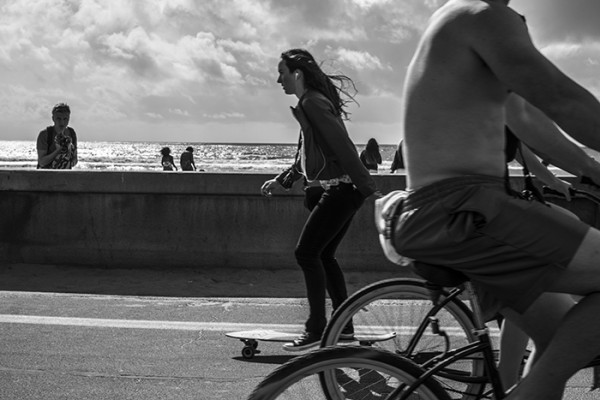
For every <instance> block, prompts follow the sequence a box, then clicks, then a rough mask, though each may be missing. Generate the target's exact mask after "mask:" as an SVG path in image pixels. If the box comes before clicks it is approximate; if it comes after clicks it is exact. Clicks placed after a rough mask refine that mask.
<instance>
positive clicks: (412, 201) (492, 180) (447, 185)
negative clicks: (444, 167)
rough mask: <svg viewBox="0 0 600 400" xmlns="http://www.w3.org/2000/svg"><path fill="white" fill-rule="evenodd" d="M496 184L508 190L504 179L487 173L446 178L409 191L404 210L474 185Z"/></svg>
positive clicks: (403, 206)
mask: <svg viewBox="0 0 600 400" xmlns="http://www.w3.org/2000/svg"><path fill="white" fill-rule="evenodd" d="M490 184H491V185H495V186H497V187H498V188H499V190H503V191H506V189H505V186H504V179H503V178H498V177H494V176H485V175H465V176H461V177H456V178H448V179H444V180H441V181H438V182H435V183H432V184H430V185H427V186H424V187H422V188H419V189H416V190H414V191H411V192H409V195H408V197H407V198H406V199H405V200H404V203H403V205H402V212H405V211H410V210H414V209H415V208H419V207H421V206H423V205H425V204H429V203H431V202H434V201H437V200H442V199H444V198H446V196H448V195H449V194H450V193H452V192H454V191H456V190H458V189H462V188H464V187H466V186H472V185H490Z"/></svg>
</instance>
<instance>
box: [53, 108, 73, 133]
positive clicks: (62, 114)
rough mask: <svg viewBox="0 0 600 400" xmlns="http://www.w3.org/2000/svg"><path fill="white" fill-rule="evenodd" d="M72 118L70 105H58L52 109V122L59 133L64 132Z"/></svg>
mask: <svg viewBox="0 0 600 400" xmlns="http://www.w3.org/2000/svg"><path fill="white" fill-rule="evenodd" d="M70 118H71V109H70V108H69V105H68V104H66V103H58V104H57V105H55V106H54V107H53V108H52V121H53V122H54V127H55V128H56V129H57V130H58V131H60V132H62V131H63V130H64V129H65V128H66V127H67V125H69V119H70Z"/></svg>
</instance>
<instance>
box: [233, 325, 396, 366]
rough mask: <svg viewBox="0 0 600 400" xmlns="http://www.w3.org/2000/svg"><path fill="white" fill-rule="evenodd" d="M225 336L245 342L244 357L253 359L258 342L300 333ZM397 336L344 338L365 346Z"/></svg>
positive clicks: (290, 338) (254, 332) (263, 331)
mask: <svg viewBox="0 0 600 400" xmlns="http://www.w3.org/2000/svg"><path fill="white" fill-rule="evenodd" d="M225 336H227V337H230V338H234V339H239V340H240V341H242V343H244V347H243V348H242V357H244V358H245V359H251V358H253V357H254V355H255V354H260V350H258V342H259V341H261V340H262V341H264V342H282V343H287V342H292V341H293V340H294V339H296V338H297V337H298V336H300V334H299V333H289V332H278V331H274V330H271V329H255V330H251V331H239V332H229V333H226V334H225ZM395 337H396V332H390V333H384V334H379V335H360V334H357V335H354V338H353V339H348V340H344V342H359V343H360V344H361V345H363V346H371V345H372V344H373V343H376V342H383V341H386V340H390V339H393V338H395Z"/></svg>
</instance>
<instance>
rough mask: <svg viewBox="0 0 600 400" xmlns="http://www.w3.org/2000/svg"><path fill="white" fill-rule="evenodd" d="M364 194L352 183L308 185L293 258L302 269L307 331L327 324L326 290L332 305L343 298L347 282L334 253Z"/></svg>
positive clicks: (313, 330) (318, 328)
mask: <svg viewBox="0 0 600 400" xmlns="http://www.w3.org/2000/svg"><path fill="white" fill-rule="evenodd" d="M363 201H364V197H363V196H362V194H360V192H359V191H358V190H357V189H356V188H354V186H353V185H350V184H346V183H341V184H340V185H338V186H333V187H331V188H330V189H328V190H326V191H324V190H323V189H321V188H318V187H309V188H307V191H306V197H305V205H306V206H307V208H308V209H309V210H310V211H311V213H310V216H309V217H308V220H307V221H306V223H305V224H304V228H303V229H302V233H301V234H300V239H299V240H298V244H297V246H296V251H295V255H296V260H297V262H298V264H299V265H300V267H301V268H302V271H303V272H304V280H305V282H306V296H307V298H308V304H309V307H310V316H309V318H308V320H307V321H306V330H307V331H308V332H311V333H315V334H321V333H322V332H323V330H324V329H325V325H326V324H327V317H326V316H325V290H327V292H328V293H329V297H330V298H331V302H332V305H333V308H334V309H335V308H337V307H338V306H339V305H340V304H341V303H342V302H343V301H344V300H346V298H347V297H348V292H347V290H346V281H345V279H344V273H343V272H342V270H341V268H340V266H339V265H338V262H337V260H336V259H335V252H336V250H337V247H338V245H339V244H340V242H341V241H342V239H343V238H344V235H345V234H346V232H347V231H348V227H349V226H350V222H351V221H352V217H354V214H355V213H356V211H357V210H358V209H359V208H360V206H361V205H362V203H363Z"/></svg>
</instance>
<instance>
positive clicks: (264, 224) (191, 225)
mask: <svg viewBox="0 0 600 400" xmlns="http://www.w3.org/2000/svg"><path fill="white" fill-rule="evenodd" d="M272 176H273V175H272V174H211V173H183V172H182V173H162V172H120V171H114V172H113V171H102V172H98V171H94V172H90V171H78V170H75V171H49V170H43V171H34V170H1V171H0V207H1V210H2V213H1V215H0V221H1V224H2V230H1V232H0V262H2V263H27V264H54V265H57V264H58V265H91V266H104V267H128V268H136V267H140V268H146V267H150V268H165V267H167V268H175V267H195V268H197V267H213V268H214V267H234V268H235V267H238V266H239V267H243V268H261V269H281V268H297V267H296V265H295V261H294V257H293V250H294V246H295V243H296V240H297V238H298V235H299V233H300V230H301V228H302V225H303V223H304V221H305V219H306V217H307V210H306V209H305V208H304V207H303V193H302V190H301V188H300V187H299V186H301V185H298V187H296V188H295V189H294V190H291V191H289V192H285V191H283V190H281V191H278V192H276V193H275V194H274V196H273V197H272V198H269V199H267V198H264V197H262V196H261V195H260V192H259V188H260V186H261V185H262V183H263V182H264V181H265V180H267V179H270V178H272ZM374 178H375V179H376V181H377V185H378V187H379V188H380V190H381V191H382V192H383V193H387V192H389V191H391V190H394V189H399V188H404V187H405V177H404V176H403V175H376V176H374ZM564 204H566V205H567V207H568V208H570V209H571V210H572V211H574V212H575V213H576V214H578V215H579V216H580V218H582V219H584V220H585V221H586V222H588V223H591V224H593V225H595V226H598V225H599V224H600V217H599V211H598V206H597V205H595V204H591V203H589V202H586V201H585V200H581V201H580V200H576V201H573V202H571V203H568V204H567V203H564ZM339 259H340V262H341V263H342V265H343V266H344V268H345V269H348V270H365V269H378V270H390V271H395V270H397V268H398V267H397V266H395V265H393V264H391V263H390V262H389V261H387V260H386V258H385V257H384V256H383V253H382V252H381V249H380V247H379V242H378V238H377V234H376V230H375V226H374V224H373V199H369V200H367V202H366V203H365V205H364V206H363V207H362V209H361V210H360V211H359V213H358V214H357V215H356V217H355V219H354V222H353V224H352V226H351V228H350V230H349V232H348V234H347V237H346V239H345V240H344V241H343V242H342V245H341V247H340V250H339Z"/></svg>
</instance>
